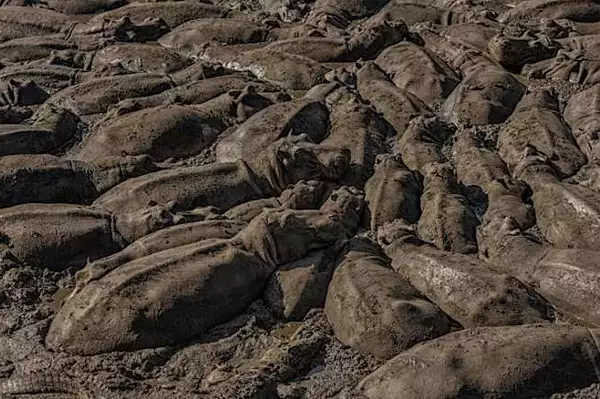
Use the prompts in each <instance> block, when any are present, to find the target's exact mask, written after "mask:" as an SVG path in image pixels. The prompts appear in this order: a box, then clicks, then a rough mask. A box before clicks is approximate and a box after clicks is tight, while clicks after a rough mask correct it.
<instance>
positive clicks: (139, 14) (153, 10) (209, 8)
mask: <svg viewBox="0 0 600 399" xmlns="http://www.w3.org/2000/svg"><path fill="white" fill-rule="evenodd" d="M226 15H227V9H225V8H222V7H219V6H215V5H212V4H207V3H204V2H202V1H196V0H186V1H158V2H147V3H144V2H135V3H131V4H128V5H126V6H124V7H119V8H117V9H115V10H111V11H106V12H103V13H100V14H96V15H95V16H94V17H92V19H90V22H98V21H103V20H115V19H119V18H122V17H129V18H131V20H132V21H134V22H140V21H144V20H146V19H149V18H162V19H163V20H164V21H165V22H166V23H167V25H168V26H169V28H171V29H173V28H175V27H177V26H178V25H181V24H183V23H184V22H187V21H191V20H193V19H199V18H221V17H224V16H226Z"/></svg>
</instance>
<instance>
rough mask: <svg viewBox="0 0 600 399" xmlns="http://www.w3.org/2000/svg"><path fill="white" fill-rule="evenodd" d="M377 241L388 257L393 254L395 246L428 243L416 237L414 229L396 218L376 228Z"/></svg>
mask: <svg viewBox="0 0 600 399" xmlns="http://www.w3.org/2000/svg"><path fill="white" fill-rule="evenodd" d="M377 242H378V243H379V245H381V247H382V248H383V249H384V251H385V253H386V254H387V255H388V256H389V257H390V258H392V257H393V256H394V254H395V248H398V247H400V246H402V245H404V244H405V243H406V244H411V245H419V246H420V245H428V244H427V243H425V242H424V241H422V240H420V239H419V238H417V235H416V233H415V229H414V228H413V227H412V226H411V225H409V224H408V223H407V222H406V221H405V220H403V219H396V220H394V221H393V222H388V223H385V224H384V225H383V226H381V227H379V228H378V229H377Z"/></svg>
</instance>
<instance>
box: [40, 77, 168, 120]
mask: <svg viewBox="0 0 600 399" xmlns="http://www.w3.org/2000/svg"><path fill="white" fill-rule="evenodd" d="M174 86H175V84H174V82H173V80H172V79H170V78H169V77H168V76H166V75H162V74H146V73H140V74H131V75H123V76H114V77H106V78H99V79H92V80H90V81H89V82H84V83H80V84H77V85H75V86H71V87H69V88H67V89H65V90H62V91H60V92H58V93H57V94H55V95H53V96H51V97H50V98H49V99H48V101H47V102H46V104H48V105H55V106H59V107H63V108H66V109H68V110H70V111H72V112H73V113H75V114H76V115H89V114H97V113H101V112H106V111H107V110H108V107H109V106H110V105H113V104H116V103H117V102H118V101H119V100H121V99H123V98H130V97H142V96H148V95H151V94H156V93H159V92H161V91H164V90H167V89H170V88H172V87H174Z"/></svg>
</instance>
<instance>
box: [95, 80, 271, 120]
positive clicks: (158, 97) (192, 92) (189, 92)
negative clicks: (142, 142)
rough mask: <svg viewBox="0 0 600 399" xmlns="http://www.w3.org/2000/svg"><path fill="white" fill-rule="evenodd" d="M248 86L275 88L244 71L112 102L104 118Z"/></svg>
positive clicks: (192, 101)
mask: <svg viewBox="0 0 600 399" xmlns="http://www.w3.org/2000/svg"><path fill="white" fill-rule="evenodd" d="M248 85H252V86H254V87H255V89H256V91H257V92H271V91H275V90H276V88H275V86H274V85H272V84H270V83H267V82H264V81H261V80H258V79H256V78H254V77H252V76H251V75H250V74H248V73H235V74H231V75H223V76H215V77H209V78H207V79H201V80H197V81H192V82H190V83H185V84H182V85H180V86H177V87H173V88H172V89H168V90H165V91H162V92H160V93H157V94H153V95H150V96H144V97H136V98H129V99H126V100H122V101H119V102H118V103H117V104H116V105H114V106H111V107H109V111H108V112H107V114H106V117H105V118H110V117H113V116H119V115H122V114H126V113H128V112H133V111H139V110H140V109H143V108H151V107H158V106H160V105H171V104H180V105H186V104H202V103H204V102H206V101H208V100H211V99H213V98H215V97H217V96H219V95H221V94H224V93H227V92H228V91H230V90H242V89H244V88H245V87H246V86H248Z"/></svg>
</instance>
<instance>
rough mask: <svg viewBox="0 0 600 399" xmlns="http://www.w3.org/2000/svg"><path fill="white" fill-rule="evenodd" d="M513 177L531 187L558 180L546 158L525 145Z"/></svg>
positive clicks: (536, 150) (534, 148) (535, 149)
mask: <svg viewBox="0 0 600 399" xmlns="http://www.w3.org/2000/svg"><path fill="white" fill-rule="evenodd" d="M513 176H514V177H515V178H516V179H519V180H523V181H524V182H526V183H527V184H529V185H530V186H532V187H534V186H536V185H537V184H542V183H543V182H544V181H548V180H555V179H558V176H557V171H556V169H555V168H553V167H552V163H551V161H550V159H549V158H548V156H547V155H545V154H543V153H542V152H540V151H538V149H537V148H536V147H535V146H533V145H531V144H527V146H526V147H525V149H524V150H523V152H522V153H521V156H520V158H519V162H518V164H517V165H516V166H515V168H514V170H513Z"/></svg>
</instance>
